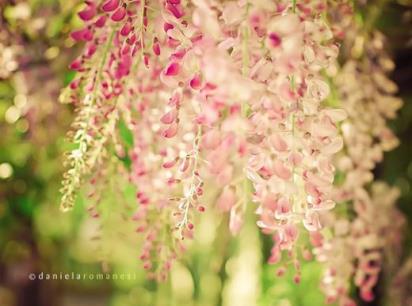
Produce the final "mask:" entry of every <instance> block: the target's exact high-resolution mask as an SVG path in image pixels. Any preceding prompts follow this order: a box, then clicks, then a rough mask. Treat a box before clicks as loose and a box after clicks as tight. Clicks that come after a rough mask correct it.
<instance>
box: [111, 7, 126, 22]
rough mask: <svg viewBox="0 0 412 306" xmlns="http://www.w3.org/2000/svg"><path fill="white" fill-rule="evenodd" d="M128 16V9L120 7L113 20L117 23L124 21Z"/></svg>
mask: <svg viewBox="0 0 412 306" xmlns="http://www.w3.org/2000/svg"><path fill="white" fill-rule="evenodd" d="M125 16H126V9H125V8H124V7H119V8H118V9H117V10H116V11H115V12H114V13H113V15H112V20H113V21H115V22H119V21H122V20H123V18H124V17H125Z"/></svg>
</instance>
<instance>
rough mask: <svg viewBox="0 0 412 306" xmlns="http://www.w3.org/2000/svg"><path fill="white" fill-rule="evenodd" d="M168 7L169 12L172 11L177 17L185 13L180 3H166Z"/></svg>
mask: <svg viewBox="0 0 412 306" xmlns="http://www.w3.org/2000/svg"><path fill="white" fill-rule="evenodd" d="M166 8H167V9H168V10H169V12H170V13H172V14H173V16H175V17H176V18H177V19H179V18H182V17H183V15H184V13H183V10H182V8H181V7H180V6H178V5H175V4H171V3H168V4H167V5H166Z"/></svg>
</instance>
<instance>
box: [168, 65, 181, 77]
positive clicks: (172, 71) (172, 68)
mask: <svg viewBox="0 0 412 306" xmlns="http://www.w3.org/2000/svg"><path fill="white" fill-rule="evenodd" d="M179 70H180V66H179V64H178V63H176V62H174V63H171V64H170V65H169V66H168V67H167V68H166V70H165V75H167V76H174V75H178V74H179Z"/></svg>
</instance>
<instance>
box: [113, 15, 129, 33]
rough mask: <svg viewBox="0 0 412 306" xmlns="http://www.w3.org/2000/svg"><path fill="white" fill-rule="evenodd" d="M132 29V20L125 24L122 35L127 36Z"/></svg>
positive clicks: (121, 31)
mask: <svg viewBox="0 0 412 306" xmlns="http://www.w3.org/2000/svg"><path fill="white" fill-rule="evenodd" d="M113 15H114V14H113ZM131 30H132V25H131V24H130V22H126V23H125V24H124V25H123V27H122V29H121V30H120V35H122V36H127V35H129V33H130V31H131Z"/></svg>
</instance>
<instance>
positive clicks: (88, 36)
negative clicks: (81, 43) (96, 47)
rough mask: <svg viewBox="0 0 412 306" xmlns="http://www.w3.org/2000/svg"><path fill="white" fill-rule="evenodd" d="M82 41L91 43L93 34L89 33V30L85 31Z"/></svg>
mask: <svg viewBox="0 0 412 306" xmlns="http://www.w3.org/2000/svg"><path fill="white" fill-rule="evenodd" d="M83 39H84V40H85V41H91V40H93V32H92V31H90V30H89V29H87V30H86V31H85V32H84V35H83Z"/></svg>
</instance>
